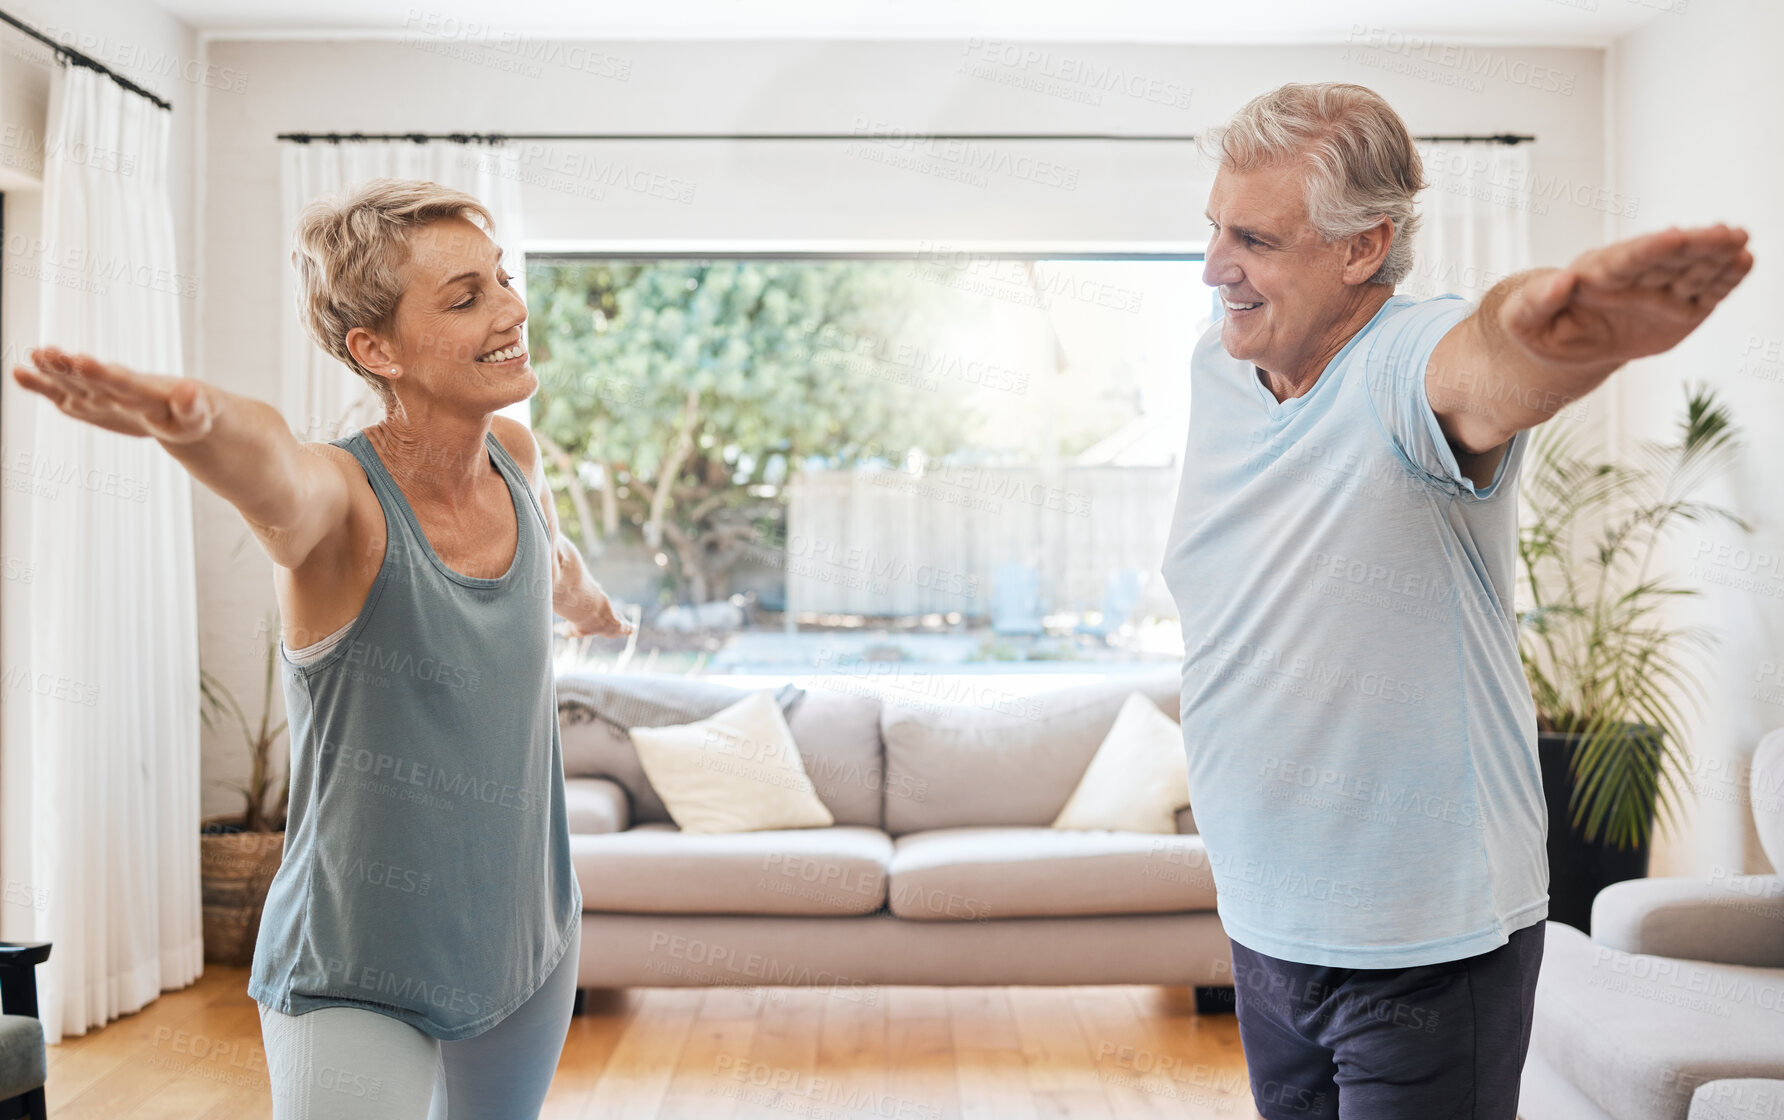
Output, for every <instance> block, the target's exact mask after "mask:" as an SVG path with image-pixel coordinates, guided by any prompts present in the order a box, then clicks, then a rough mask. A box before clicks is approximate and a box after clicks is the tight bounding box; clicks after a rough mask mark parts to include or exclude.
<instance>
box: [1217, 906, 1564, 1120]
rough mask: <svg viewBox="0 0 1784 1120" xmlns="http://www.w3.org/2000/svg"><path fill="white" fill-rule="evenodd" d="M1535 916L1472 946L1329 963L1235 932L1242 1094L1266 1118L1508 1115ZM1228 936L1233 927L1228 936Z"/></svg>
mask: <svg viewBox="0 0 1784 1120" xmlns="http://www.w3.org/2000/svg"><path fill="white" fill-rule="evenodd" d="M1543 928H1544V927H1543V923H1541V922H1537V923H1536V924H1535V925H1532V926H1526V927H1525V928H1523V929H1521V930H1518V931H1517V932H1515V933H1513V934H1512V935H1511V939H1510V940H1509V941H1508V942H1507V943H1506V944H1504V945H1501V946H1500V947H1499V948H1497V949H1494V950H1492V951H1490V952H1486V953H1482V954H1480V955H1479V956H1475V957H1465V958H1463V959H1461V960H1455V961H1445V962H1443V963H1442V964H1428V965H1418V966H1415V967H1412V968H1329V967H1326V966H1323V965H1312V964H1296V963H1294V962H1293V961H1285V960H1278V959H1277V958H1275V957H1269V956H1265V955H1264V954H1262V953H1254V952H1252V951H1251V950H1250V949H1247V948H1246V947H1245V946H1243V945H1241V944H1239V943H1238V942H1237V941H1234V942H1233V943H1232V944H1233V990H1234V995H1235V997H1236V1005H1237V1012H1238V1016H1239V1038H1240V1040H1241V1041H1242V1042H1243V1043H1244V1046H1245V1065H1246V1068H1247V1069H1248V1071H1249V1072H1250V1075H1251V1094H1252V1097H1253V1098H1254V1099H1255V1100H1256V1101H1257V1109H1258V1112H1259V1113H1261V1114H1262V1115H1263V1116H1264V1118H1265V1120H1290V1118H1293V1120H1326V1118H1331V1120H1515V1117H1516V1115H1517V1107H1518V1080H1519V1077H1520V1075H1521V1073H1522V1071H1523V1068H1524V1056H1525V1054H1526V1053H1528V1051H1529V1049H1530V1013H1531V1008H1532V1007H1533V1006H1534V1005H1535V1003H1536V974H1537V971H1538V969H1540V967H1541V965H1542V942H1543ZM1229 940H1230V939H1229Z"/></svg>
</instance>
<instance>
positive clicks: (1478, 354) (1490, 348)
mask: <svg viewBox="0 0 1784 1120" xmlns="http://www.w3.org/2000/svg"><path fill="white" fill-rule="evenodd" d="M1557 271H1559V270H1557V269H1553V268H1538V269H1531V270H1530V271H1528V272H1520V273H1517V274H1516V275H1513V276H1508V277H1506V278H1505V279H1504V280H1501V281H1500V282H1499V283H1497V284H1495V285H1494V286H1493V287H1492V289H1491V290H1489V291H1488V292H1487V294H1486V295H1485V296H1483V297H1482V298H1481V302H1480V307H1479V308H1477V309H1476V311H1475V313H1474V314H1473V315H1470V316H1469V317H1468V318H1467V319H1464V320H1463V321H1462V322H1461V323H1460V324H1459V325H1458V326H1457V327H1456V329H1455V331H1454V332H1452V335H1451V336H1448V337H1446V338H1445V339H1444V340H1443V342H1442V343H1440V344H1439V346H1438V349H1437V351H1436V352H1435V353H1433V354H1432V357H1431V364H1430V367H1429V369H1428V371H1427V377H1426V394H1427V396H1428V397H1429V399H1430V402H1431V408H1432V410H1433V411H1434V412H1436V413H1437V415H1438V416H1439V418H1440V419H1441V420H1442V421H1443V423H1444V429H1445V431H1446V433H1447V434H1449V435H1450V437H1451V439H1452V440H1453V441H1455V442H1457V443H1458V444H1459V445H1460V446H1462V447H1464V448H1466V449H1468V450H1471V451H1476V452H1481V451H1487V450H1490V449H1491V448H1494V447H1498V446H1499V445H1500V444H1502V443H1504V442H1505V441H1506V440H1507V439H1510V438H1511V437H1512V436H1513V435H1516V434H1517V433H1518V432H1520V431H1523V430H1524V429H1526V428H1534V427H1536V426H1537V425H1538V424H1541V423H1543V422H1545V421H1547V420H1549V419H1551V418H1552V417H1553V416H1554V415H1555V414H1556V413H1557V412H1560V411H1561V410H1562V409H1563V408H1566V407H1567V406H1568V405H1570V404H1572V403H1573V402H1575V401H1577V400H1579V399H1580V398H1582V397H1584V396H1585V395H1586V394H1588V393H1590V392H1591V391H1592V390H1593V389H1596V388H1597V387H1598V386H1599V385H1601V384H1603V383H1604V381H1605V379H1606V378H1608V377H1609V376H1610V375H1611V374H1612V373H1613V372H1614V371H1616V369H1617V368H1618V367H1620V366H1621V365H1622V364H1623V362H1622V360H1621V359H1617V360H1601V361H1595V362H1588V363H1559V362H1544V361H1539V360H1537V359H1536V358H1535V357H1534V356H1533V355H1531V354H1530V353H1529V351H1527V350H1526V349H1525V348H1524V347H1523V346H1522V345H1521V344H1519V342H1518V341H1517V340H1516V339H1515V338H1514V337H1512V335H1511V333H1510V332H1509V331H1508V330H1507V329H1506V327H1505V323H1504V319H1503V313H1504V310H1505V304H1506V302H1507V301H1508V300H1510V299H1511V298H1512V297H1513V296H1514V295H1515V294H1516V293H1517V292H1518V291H1519V289H1521V288H1523V287H1524V286H1525V285H1527V284H1532V283H1541V282H1542V281H1544V280H1545V279H1546V278H1548V277H1550V276H1553V275H1554V274H1555V273H1556V272H1557Z"/></svg>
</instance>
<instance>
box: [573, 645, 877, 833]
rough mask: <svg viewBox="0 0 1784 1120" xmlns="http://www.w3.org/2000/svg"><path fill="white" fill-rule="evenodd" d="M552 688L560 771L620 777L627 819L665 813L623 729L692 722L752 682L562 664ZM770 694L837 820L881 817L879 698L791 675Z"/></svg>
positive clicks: (873, 823) (865, 821)
mask: <svg viewBox="0 0 1784 1120" xmlns="http://www.w3.org/2000/svg"><path fill="white" fill-rule="evenodd" d="M557 693H558V723H559V728H560V731H561V734H562V738H563V749H564V775H565V776H566V777H569V778H610V779H612V780H613V781H615V782H618V783H619V784H620V785H621V786H623V787H625V791H626V794H627V796H628V798H629V799H630V801H631V820H632V822H633V823H634V824H639V823H644V822H646V821H668V820H671V817H670V816H669V810H668V809H667V808H665V807H664V805H663V799H662V798H661V797H659V796H657V792H656V790H655V789H653V788H652V787H651V784H650V780H649V779H648V778H646V777H645V775H644V767H643V766H642V765H641V764H640V763H639V761H638V750H637V748H636V747H634V746H633V745H632V738H631V736H630V735H629V734H628V733H627V730H626V729H627V728H631V727H668V726H671V725H674V724H682V723H693V722H694V721H696V720H701V719H705V718H706V717H707V716H710V715H713V714H714V713H716V712H720V711H723V710H724V709H725V708H728V707H730V706H731V705H732V704H735V703H737V702H738V701H739V700H742V699H743V698H744V697H745V696H746V695H748V690H747V689H742V688H737V687H735V686H732V685H727V684H720V683H718V682H717V681H713V680H707V679H702V678H698V677H683V676H676V675H672V674H662V675H646V674H636V675H623V674H612V673H566V674H563V675H562V676H560V677H558V680H557ZM776 700H777V702H778V703H779V704H780V707H781V711H782V712H783V713H784V714H785V716H786V719H787V725H788V727H789V728H790V729H791V730H792V732H793V741H794V743H796V744H797V745H798V747H799V755H800V761H801V762H802V763H803V764H804V766H805V772H806V774H807V775H808V776H809V777H810V778H811V782H812V787H813V788H814V789H815V790H816V791H817V794H818V799H819V800H821V801H823V803H824V806H825V807H826V808H828V809H829V810H830V812H831V815H832V816H834V817H835V818H836V823H837V824H839V825H840V824H846V825H864V826H868V827H872V828H879V827H881V817H880V802H881V793H880V790H881V786H882V784H883V779H884V769H885V754H884V751H883V750H882V749H881V746H880V734H879V723H880V702H879V701H878V700H875V699H872V698H870V697H863V696H851V695H844V694H840V693H827V692H817V691H812V692H806V691H803V690H801V689H798V688H794V687H793V686H791V685H788V686H786V687H784V688H781V689H778V690H776Z"/></svg>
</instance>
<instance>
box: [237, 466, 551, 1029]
mask: <svg viewBox="0 0 1784 1120" xmlns="http://www.w3.org/2000/svg"><path fill="white" fill-rule="evenodd" d="M331 442H332V443H333V444H334V445H335V446H337V447H344V448H346V449H347V450H348V451H350V452H352V454H353V456H354V457H355V458H356V459H358V460H359V462H360V465H361V466H362V467H364V468H365V473H366V477H367V478H368V479H369V480H370V481H371V484H372V490H373V492H374V493H376V494H377V496H378V504H379V505H380V506H382V507H383V510H384V523H385V526H386V529H387V532H386V534H385V542H386V543H385V549H384V562H383V565H382V566H381V567H380V568H379V569H378V575H377V577H376V578H375V579H374V580H373V582H372V588H371V591H370V592H369V593H368V594H367V595H366V600H365V605H364V607H362V608H361V610H360V612H359V617H358V618H357V619H355V620H354V622H353V623H352V626H351V629H350V630H349V631H348V633H347V634H346V635H345V636H344V637H343V639H342V640H341V641H340V642H338V643H337V644H336V645H335V646H334V647H333V648H332V649H331V650H330V651H329V652H328V653H326V654H325V655H323V656H322V657H321V658H319V659H318V660H316V661H314V662H312V663H308V664H303V665H299V664H297V663H295V662H294V661H293V660H292V659H291V658H290V656H289V654H288V651H286V650H285V648H284V645H283V643H281V644H280V658H279V667H280V677H281V680H282V681H283V684H284V691H285V708H286V714H287V716H288V718H289V719H290V721H291V806H290V813H289V816H288V819H287V821H286V831H285V855H284V862H283V864H282V865H281V866H280V868H279V871H278V874H277V875H276V876H274V878H273V882H272V887H271V889H270V890H269V891H268V892H267V897H266V908H265V911H264V913H263V914H262V917H261V922H260V935H259V939H258V940H257V941H256V942H255V946H254V963H253V967H252V969H251V971H250V973H249V980H248V994H249V995H250V996H252V997H253V998H254V999H255V1000H256V1001H257V1002H260V1003H263V1004H266V1005H267V1006H269V1007H271V1008H273V1009H275V1010H277V1011H280V1012H283V1013H284V1014H287V1015H301V1014H303V1013H304V1012H306V1011H313V1010H315V1009H316V1008H319V1007H340V1006H346V1007H361V1008H365V1009H368V1010H371V1011H377V1012H382V1013H383V1014H386V1015H390V1016H393V1017H395V1018H397V1019H401V1020H402V1021H404V1022H406V1023H409V1024H412V1025H413V1026H415V1027H417V1028H419V1029H420V1030H422V1031H424V1032H426V1033H427V1034H429V1035H432V1036H433V1037H435V1038H439V1039H460V1038H469V1037H472V1036H473V1035H477V1034H480V1033H482V1032H483V1031H486V1030H488V1029H489V1028H490V1027H493V1026H495V1025H496V1024H497V1023H498V1022H500V1021H501V1020H502V1019H503V1017H505V1016H506V1015H507V1014H508V1013H509V1012H511V1011H513V1010H514V1009H515V1008H517V1007H519V1006H520V1005H521V1004H522V1003H524V1002H525V1001H526V999H527V997H528V996H530V995H532V994H533V992H534V990H535V989H537V988H538V987H539V985H540V984H542V983H544V982H545V979H546V977H548V976H549V975H550V974H551V971H552V969H553V968H554V967H555V966H556V965H557V963H558V960H559V958H560V957H561V956H562V955H563V953H564V950H565V948H566V947H567V946H568V945H569V944H570V933H571V929H572V924H573V923H575V922H577V921H580V920H581V916H582V895H581V892H580V890H579V889H578V887H577V884H576V876H575V874H574V872H573V870H572V868H571V865H570V835H569V828H568V823H567V820H566V817H565V813H564V763H563V753H562V744H561V742H560V739H559V733H558V719H557V689H556V681H555V679H554V677H553V671H552V662H551V619H552V607H551V573H552V565H551V549H550V544H549V537H548V535H547V534H548V530H547V528H546V524H545V514H544V511H543V510H542V509H541V508H540V506H539V503H538V499H537V497H536V496H535V495H534V494H533V492H532V490H531V489H530V487H528V485H527V483H526V478H525V476H524V475H523V474H522V473H521V470H520V468H519V466H517V465H516V464H515V462H514V460H513V459H512V458H510V457H509V455H508V452H507V449H506V448H504V447H503V446H502V444H501V441H500V440H499V439H497V438H496V436H495V434H494V433H489V434H488V435H487V436H486V438H485V443H486V444H487V445H488V447H489V455H490V460H491V462H492V463H493V464H494V465H495V467H496V469H497V470H498V471H499V472H500V473H501V475H502V477H503V479H504V480H505V481H506V482H507V484H508V491H509V494H510V496H511V497H512V498H513V499H514V516H515V520H516V521H517V522H518V533H517V538H518V539H517V541H516V543H515V549H514V561H513V563H512V565H511V566H510V568H509V570H508V572H507V573H506V574H505V575H502V576H500V577H496V578H491V579H482V578H476V577H472V576H466V575H463V574H461V573H459V572H456V571H453V570H452V569H450V568H448V567H447V566H446V564H445V562H444V561H442V560H441V559H440V557H439V556H438V555H437V554H436V553H435V552H434V550H433V547H432V546H431V545H429V544H428V541H427V535H426V534H425V533H423V532H422V529H421V524H420V522H419V521H417V520H416V518H415V513H414V511H413V510H412V509H410V507H409V503H408V501H407V499H405V498H404V497H403V495H402V491H401V490H400V489H399V488H398V487H397V485H396V482H395V481H394V480H393V479H392V478H391V476H390V473H389V472H388V471H386V470H385V468H384V464H383V462H382V461H381V460H380V459H379V458H378V453H377V451H376V450H375V449H374V448H373V447H372V446H371V443H370V441H368V440H367V439H366V438H365V433H364V432H363V431H361V432H354V433H353V434H352V435H349V436H344V437H342V438H341V439H337V440H333V441H331Z"/></svg>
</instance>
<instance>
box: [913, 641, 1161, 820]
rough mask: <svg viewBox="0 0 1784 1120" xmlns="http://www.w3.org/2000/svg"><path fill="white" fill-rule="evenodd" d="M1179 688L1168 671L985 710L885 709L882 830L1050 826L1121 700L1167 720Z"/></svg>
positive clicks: (954, 707) (953, 707) (968, 707)
mask: <svg viewBox="0 0 1784 1120" xmlns="http://www.w3.org/2000/svg"><path fill="white" fill-rule="evenodd" d="M1180 687H1181V682H1180V679H1179V676H1178V673H1177V671H1176V670H1174V669H1173V670H1171V671H1169V672H1166V673H1158V674H1146V675H1143V676H1138V677H1122V678H1117V679H1115V680H1112V681H1108V682H1104V683H1100V684H1093V685H1084V686H1081V687H1078V688H1068V689H1061V690H1059V691H1057V692H1050V693H1049V692H1044V693H1040V694H1037V695H1034V696H1024V697H1018V698H1017V699H1018V700H1019V701H1020V703H1015V704H1002V703H1000V704H998V705H996V706H995V707H990V708H981V707H974V706H971V705H965V704H961V705H941V706H924V707H917V706H903V705H900V704H896V703H888V704H887V705H886V707H885V711H884V714H883V715H882V716H881V718H880V732H881V737H882V738H883V739H884V740H885V744H886V824H885V827H886V831H887V832H889V833H891V834H892V835H894V836H899V835H903V834H904V833H907V832H921V831H925V830H929V829H937V828H967V827H975V826H984V825H1018V826H1044V825H1049V824H1052V823H1053V820H1054V818H1056V817H1058V816H1059V811H1060V810H1061V809H1063V808H1064V807H1065V803H1066V799H1067V798H1069V797H1071V795H1072V790H1074V789H1075V788H1077V785H1078V781H1079V779H1081V778H1082V777H1083V776H1084V771H1085V769H1086V768H1087V767H1089V765H1090V760H1091V758H1092V757H1094V756H1095V755H1096V751H1097V748H1098V747H1100V746H1101V745H1102V742H1103V739H1104V737H1105V736H1107V735H1108V734H1109V729H1110V728H1111V727H1113V726H1114V724H1115V716H1116V714H1117V713H1118V712H1120V711H1121V705H1122V704H1123V702H1125V701H1126V700H1127V697H1128V696H1129V694H1131V693H1134V692H1139V693H1141V694H1142V695H1144V696H1145V697H1146V698H1147V699H1148V700H1151V701H1152V702H1153V703H1154V704H1156V705H1158V707H1159V710H1160V711H1162V712H1164V713H1165V715H1167V716H1169V717H1171V718H1172V719H1176V718H1177V700H1178V693H1179V689H1180Z"/></svg>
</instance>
